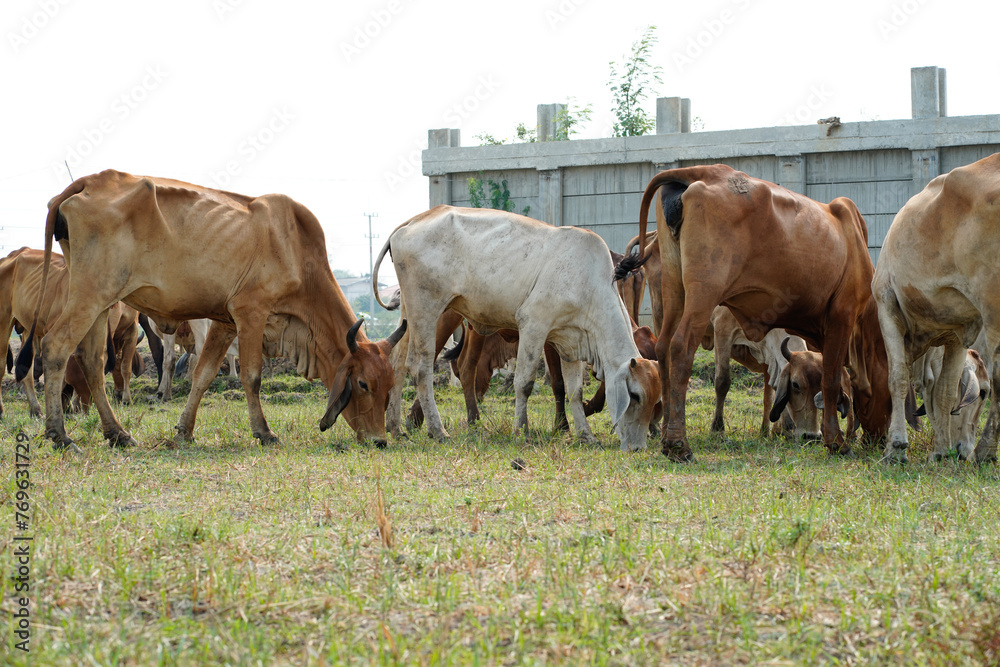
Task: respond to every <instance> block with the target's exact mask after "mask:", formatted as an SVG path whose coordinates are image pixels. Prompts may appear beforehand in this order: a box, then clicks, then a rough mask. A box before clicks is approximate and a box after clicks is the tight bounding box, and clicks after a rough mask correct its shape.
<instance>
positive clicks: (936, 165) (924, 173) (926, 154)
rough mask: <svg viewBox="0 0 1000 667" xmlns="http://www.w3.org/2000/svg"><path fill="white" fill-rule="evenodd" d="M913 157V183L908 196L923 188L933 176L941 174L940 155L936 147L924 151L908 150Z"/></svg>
mask: <svg viewBox="0 0 1000 667" xmlns="http://www.w3.org/2000/svg"><path fill="white" fill-rule="evenodd" d="M910 156H911V158H912V159H913V184H912V186H911V187H910V196H911V197H912V196H913V195H915V194H917V193H918V192H920V191H921V190H923V189H924V188H925V187H926V186H927V184H928V183H930V182H931V179H933V178H934V177H935V176H939V175H940V174H941V155H940V151H939V150H938V149H937V148H931V149H930V150H925V151H910Z"/></svg>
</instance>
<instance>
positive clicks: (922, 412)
mask: <svg viewBox="0 0 1000 667" xmlns="http://www.w3.org/2000/svg"><path fill="white" fill-rule="evenodd" d="M926 414H927V405H926V404H922V405H921V406H920V407H919V408H917V409H916V410H914V411H913V416H914V417H923V416H924V415H926Z"/></svg>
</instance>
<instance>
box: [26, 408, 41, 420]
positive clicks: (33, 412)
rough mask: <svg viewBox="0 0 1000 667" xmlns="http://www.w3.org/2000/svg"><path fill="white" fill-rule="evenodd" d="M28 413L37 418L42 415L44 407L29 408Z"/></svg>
mask: <svg viewBox="0 0 1000 667" xmlns="http://www.w3.org/2000/svg"><path fill="white" fill-rule="evenodd" d="M28 414H29V415H31V416H32V417H35V418H36V419H37V418H39V417H41V416H42V409H41V408H29V409H28Z"/></svg>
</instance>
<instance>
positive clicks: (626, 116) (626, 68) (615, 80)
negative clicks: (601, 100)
mask: <svg viewBox="0 0 1000 667" xmlns="http://www.w3.org/2000/svg"><path fill="white" fill-rule="evenodd" d="M655 31H656V26H655V25H651V26H649V27H648V28H646V30H645V32H643V34H642V37H641V38H640V39H639V41H637V42H633V43H632V54H631V55H630V56H629V57H628V58H627V59H626V60H625V62H623V63H622V64H621V65H619V64H618V63H616V62H615V61H611V63H610V66H611V79H610V81H609V82H608V83H609V85H610V86H611V94H612V95H613V96H614V100H615V107H614V109H613V111H614V113H615V116H616V117H617V118H618V120H617V121H616V122H615V124H614V126H613V127H612V136H614V137H635V136H640V135H643V134H646V133H648V132H651V131H653V130H654V129H656V119H655V118H654V117H652V116H650V115H649V114H648V113H646V110H645V109H643V108H642V106H641V105H642V102H643V100H645V99H646V97H647V96H649V94H650V93H653V94H655V90H652V86H653V85H654V84H658V83H662V82H663V81H662V80H661V79H660V72H661V71H662V70H663V68H662V67H660V66H659V65H652V64H651V63H650V61H649V58H650V55H651V51H652V49H653V47H654V46H655V45H656V35H655V34H654V33H655ZM619 67H621V68H622V70H621V71H619V69H618V68H619Z"/></svg>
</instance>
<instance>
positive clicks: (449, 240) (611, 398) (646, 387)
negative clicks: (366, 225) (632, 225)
mask: <svg viewBox="0 0 1000 667" xmlns="http://www.w3.org/2000/svg"><path fill="white" fill-rule="evenodd" d="M390 250H391V252H392V259H393V263H394V264H395V267H396V275H397V276H398V278H399V283H400V290H401V300H402V309H403V314H404V317H407V318H413V319H412V320H411V321H410V328H409V332H408V333H407V334H406V335H407V337H408V340H407V347H406V350H405V355H404V354H402V353H399V352H398V353H397V356H396V357H395V358H394V365H395V369H396V377H397V380H399V382H397V386H398V385H399V384H401V381H402V376H403V374H404V373H405V369H406V367H408V368H409V370H410V372H411V373H413V375H414V377H415V379H416V386H417V395H418V397H419V398H420V404H421V406H422V407H423V409H424V415H425V417H426V420H427V426H428V431H429V432H430V434H431V436H432V437H435V438H438V439H443V438H446V437H447V435H448V434H447V432H446V431H445V429H444V426H443V424H442V423H441V417H440V415H439V414H438V411H437V406H436V404H435V403H434V391H433V378H432V373H433V362H434V352H435V350H434V347H435V345H434V343H435V329H436V326H437V322H438V318H439V317H440V316H441V314H442V313H443V312H444V311H445V310H446V309H447V308H452V309H454V310H456V311H457V312H459V313H461V314H462V315H463V316H464V317H465V318H466V319H467V320H468V321H469V323H470V324H471V325H472V327H473V328H475V329H476V330H477V331H479V332H480V333H482V334H488V333H493V332H495V331H498V330H500V329H516V330H517V331H518V335H519V338H520V340H519V344H518V352H517V369H516V370H515V372H514V389H515V412H516V417H517V424H516V430H517V431H518V432H524V433H526V432H527V428H528V412H527V399H528V395H529V393H530V392H531V389H532V386H533V383H534V376H535V372H536V370H537V368H538V363H539V361H540V357H541V355H542V352H543V348H544V344H545V342H546V341H549V342H551V343H553V345H554V346H555V348H556V349H557V350H558V353H559V356H560V357H561V358H562V361H563V363H564V368H565V371H564V373H563V377H564V379H565V381H566V390H567V395H568V396H569V397H570V405H571V408H572V412H573V422H574V424H575V427H576V430H577V434H578V437H579V438H580V439H582V440H585V441H592V440H593V439H594V437H593V434H592V433H591V432H590V428H589V427H588V426H587V421H586V418H585V416H584V414H583V401H582V391H583V364H585V363H587V362H589V363H592V364H593V365H594V370H595V374H596V375H597V376H598V378H601V379H605V380H606V381H607V382H608V404H609V407H610V410H611V420H612V423H613V424H614V425H615V430H616V432H617V433H618V436H619V438H620V439H621V443H622V447H623V448H624V449H641V448H643V447H645V445H646V437H645V434H646V429H647V428H648V426H649V418H650V416H651V414H652V410H653V406H654V405H655V403H656V402H657V401H658V400H659V392H658V390H657V387H656V386H655V383H656V382H657V378H656V371H655V365H654V364H652V363H651V362H649V361H648V360H646V359H642V358H641V356H640V355H639V351H638V349H636V346H635V342H634V341H633V340H632V336H631V331H630V327H629V320H628V313H627V312H626V311H625V305H624V304H623V303H622V300H621V297H619V296H618V293H617V292H616V290H615V287H614V286H613V285H612V283H611V275H612V272H613V266H612V264H611V255H610V252H609V250H608V247H607V246H606V245H605V244H604V242H603V241H602V240H601V238H600V237H599V236H597V235H596V234H594V233H593V232H589V231H586V230H582V229H578V228H575V227H553V226H551V225H547V224H545V223H542V222H538V221H537V220H532V219H530V218H526V217H524V216H520V215H516V214H513V213H508V212H505V211H496V210H487V209H466V208H454V207H451V206H438V207H436V208H433V209H431V210H430V211H427V212H425V213H422V214H420V215H418V216H416V217H414V218H411V219H410V220H408V221H406V222H404V223H403V224H402V225H400V226H399V227H397V228H396V229H395V231H393V232H392V234H391V235H390V236H389V239H388V241H386V243H385V245H384V246H383V247H382V251H381V252H380V253H379V256H378V260H377V262H376V264H375V270H374V271H373V276H372V280H373V284H376V285H377V280H378V267H379V265H380V264H381V263H382V259H383V257H385V254H386V253H387V252H389V251H390ZM379 303H380V304H381V305H383V307H386V306H385V304H382V301H381V299H379ZM566 364H569V365H568V366H566ZM389 414H390V415H391V414H392V410H390V411H389ZM396 426H397V427H398V425H396Z"/></svg>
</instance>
